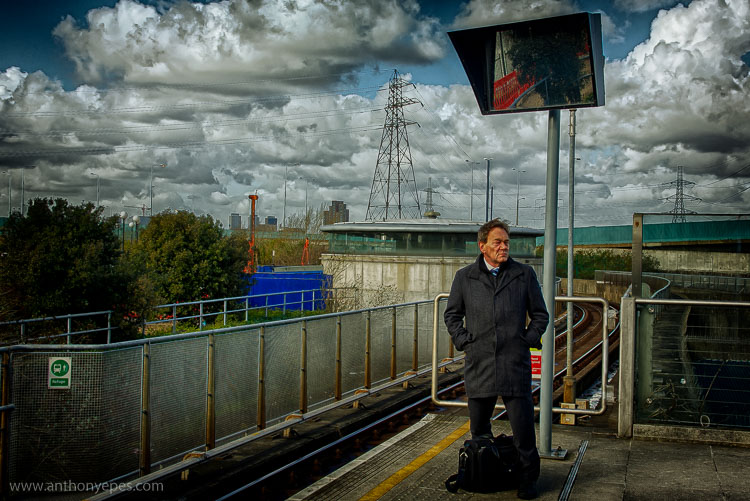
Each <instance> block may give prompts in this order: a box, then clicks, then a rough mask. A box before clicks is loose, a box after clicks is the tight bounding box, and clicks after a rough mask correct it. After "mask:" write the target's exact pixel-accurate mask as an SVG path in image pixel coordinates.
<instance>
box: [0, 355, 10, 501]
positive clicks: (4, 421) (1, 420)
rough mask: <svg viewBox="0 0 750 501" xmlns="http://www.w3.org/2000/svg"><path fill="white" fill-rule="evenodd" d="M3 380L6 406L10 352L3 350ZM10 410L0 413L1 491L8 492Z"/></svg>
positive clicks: (0, 389) (1, 399)
mask: <svg viewBox="0 0 750 501" xmlns="http://www.w3.org/2000/svg"><path fill="white" fill-rule="evenodd" d="M2 364H3V365H2V375H0V377H1V378H2V381H0V385H1V386H0V405H2V406H3V407H5V406H6V405H8V404H9V402H8V400H10V353H8V352H7V351H4V352H3V362H2ZM8 412H10V411H7V410H6V411H2V413H1V414H0V493H2V494H3V499H5V494H7V493H8V487H9V483H8V421H9V420H8Z"/></svg>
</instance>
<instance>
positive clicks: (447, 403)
mask: <svg viewBox="0 0 750 501" xmlns="http://www.w3.org/2000/svg"><path fill="white" fill-rule="evenodd" d="M448 296H449V295H448V294H446V293H442V294H438V295H437V296H435V299H434V300H433V323H432V401H433V403H434V404H435V405H438V406H443V407H468V406H469V404H468V403H467V402H462V401H459V400H441V399H440V398H438V395H437V368H436V365H437V346H438V316H439V315H438V303H439V302H440V300H441V299H444V298H447V297H448ZM555 301H560V302H574V303H600V304H601V305H602V310H603V315H602V343H601V346H602V397H601V402H602V406H601V409H599V410H593V409H564V408H562V407H553V408H552V412H553V413H558V414H578V415H586V416H600V415H602V414H604V413H605V412H606V410H607V373H608V369H609V332H608V331H607V313H608V311H609V301H607V300H606V299H603V298H599V297H581V296H576V297H571V296H555ZM461 358H463V356H462V357H456V358H454V360H460V359H461ZM495 409H499V410H505V404H495ZM534 410H535V411H539V410H541V408H540V407H539V406H538V405H537V406H534Z"/></svg>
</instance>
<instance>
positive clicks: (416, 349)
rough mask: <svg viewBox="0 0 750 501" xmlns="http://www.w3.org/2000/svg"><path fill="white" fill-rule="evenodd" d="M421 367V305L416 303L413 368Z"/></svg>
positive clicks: (412, 355)
mask: <svg viewBox="0 0 750 501" xmlns="http://www.w3.org/2000/svg"><path fill="white" fill-rule="evenodd" d="M418 368H419V305H417V304H415V305H414V350H413V351H412V353H411V370H413V371H415V370H417V369H418Z"/></svg>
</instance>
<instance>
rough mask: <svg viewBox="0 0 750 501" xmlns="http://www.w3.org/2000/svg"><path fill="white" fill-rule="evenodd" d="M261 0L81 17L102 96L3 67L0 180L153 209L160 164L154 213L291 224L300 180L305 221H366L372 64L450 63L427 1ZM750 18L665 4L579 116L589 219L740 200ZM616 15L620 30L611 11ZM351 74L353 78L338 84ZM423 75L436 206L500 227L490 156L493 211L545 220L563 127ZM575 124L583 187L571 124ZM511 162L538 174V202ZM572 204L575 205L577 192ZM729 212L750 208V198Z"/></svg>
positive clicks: (524, 10) (420, 173)
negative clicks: (557, 133)
mask: <svg viewBox="0 0 750 501" xmlns="http://www.w3.org/2000/svg"><path fill="white" fill-rule="evenodd" d="M257 5H258V6H259V7H258V8H254V7H253V8H251V4H250V3H247V2H243V3H240V2H235V1H227V2H221V3H212V4H208V5H192V4H188V3H178V4H174V5H173V6H172V7H171V8H169V9H167V10H165V11H160V10H156V9H154V8H152V7H149V6H143V5H140V4H137V3H135V2H133V1H131V0H122V1H121V2H120V3H118V4H117V6H116V7H115V8H114V9H97V10H95V11H92V12H91V13H90V14H89V16H88V26H87V27H79V26H76V25H75V23H74V22H73V21H72V20H70V19H68V20H66V21H64V22H63V23H61V24H60V26H59V27H58V30H57V34H58V36H60V37H61V39H62V40H64V43H65V47H66V49H67V51H68V54H69V55H70V56H71V58H72V59H73V60H74V61H75V62H76V64H77V69H78V72H79V75H80V76H81V77H82V78H85V79H91V81H92V83H91V84H90V85H88V86H81V87H79V88H78V89H76V90H75V91H65V90H64V89H63V88H62V87H61V85H60V84H59V83H58V82H55V81H52V80H50V79H49V78H48V77H47V76H46V75H44V74H43V73H40V72H36V73H25V72H23V71H21V69H19V68H14V67H12V68H8V69H7V70H5V71H4V72H1V73H0V164H2V169H0V170H5V168H10V169H11V170H12V171H13V172H14V174H13V175H14V177H13V178H12V181H13V183H14V190H18V189H19V187H20V175H19V174H18V169H19V168H20V167H21V166H23V165H26V166H28V165H34V166H35V167H34V168H28V169H26V178H25V179H26V190H27V198H28V197H29V196H65V197H68V198H69V199H70V200H71V201H72V202H74V203H78V202H79V201H80V200H94V199H95V196H96V191H95V190H96V177H95V176H92V175H91V174H90V173H92V172H93V173H95V174H98V175H99V179H100V183H101V201H102V205H105V206H107V207H108V208H109V209H108V210H112V211H115V212H119V210H123V209H124V210H127V211H128V212H130V213H136V212H139V211H141V210H142V209H139V207H140V208H142V207H143V206H144V205H145V206H146V207H147V206H148V205H149V203H150V199H149V191H150V190H149V188H150V185H149V177H150V169H151V167H152V166H154V165H156V164H162V163H165V164H167V167H166V168H164V169H161V168H155V170H154V181H153V199H154V209H155V212H158V211H159V210H163V209H166V208H172V209H194V210H195V211H196V212H199V213H203V212H210V213H211V214H213V215H214V217H215V218H216V219H219V220H220V221H223V222H225V221H226V220H227V215H228V214H229V213H230V212H239V213H242V214H247V211H248V210H249V204H248V200H247V194H248V193H254V192H256V190H257V192H258V193H259V195H260V197H261V198H260V200H259V202H258V213H259V214H260V215H261V216H262V217H264V216H266V215H276V216H278V217H279V218H280V217H281V216H282V213H283V210H284V178H285V171H286V174H287V184H286V187H287V196H286V212H287V215H290V214H294V213H295V212H298V211H301V210H302V209H303V208H304V206H305V195H306V194H307V198H308V206H311V207H318V206H319V205H320V203H321V202H328V203H330V200H344V201H345V202H346V203H347V205H348V207H349V208H350V210H351V214H352V217H353V218H360V219H361V218H363V217H364V215H365V211H366V208H367V202H368V199H369V195H370V187H371V184H372V178H373V174H374V170H375V163H376V159H377V153H378V148H379V146H380V140H381V134H382V130H381V129H380V127H381V126H382V124H383V121H384V117H385V111H384V106H385V103H386V99H387V91H386V88H385V86H386V85H387V84H386V82H387V79H388V77H389V76H390V72H385V71H383V72H380V73H374V74H368V75H363V73H361V72H359V71H360V70H359V69H360V68H362V67H365V66H367V65H372V64H374V65H377V64H385V63H394V65H397V64H396V63H402V64H406V63H410V62H414V61H432V60H434V59H435V58H438V57H442V54H443V51H444V47H443V46H442V45H441V43H440V42H437V40H440V39H441V37H439V36H436V34H437V33H438V25H437V21H436V20H432V19H426V18H424V16H423V15H422V14H421V13H420V11H419V8H418V5H417V4H416V3H409V2H398V3H397V2H391V3H385V4H382V5H381V3H379V2H374V1H373V2H371V3H367V2H364V1H358V2H343V1H342V2H340V3H336V2H326V3H319V2H302V1H299V2H281V1H278V2H272V1H271V0H264V1H262V2H257ZM749 5H750V2H749V1H748V0H728V1H726V2H718V0H693V1H692V2H691V3H690V5H689V6H688V7H683V6H677V7H675V8H673V9H671V10H668V11H662V12H661V13H660V14H659V15H658V16H657V17H656V18H655V20H654V22H653V24H652V27H651V33H650V36H649V38H648V39H647V40H646V41H644V42H643V43H641V44H640V45H638V46H637V47H635V49H634V50H633V51H632V52H631V53H630V54H629V55H628V56H627V57H626V58H624V59H622V60H618V61H608V63H607V65H606V68H605V78H606V92H607V98H606V99H607V103H606V106H604V107H602V108H597V109H581V110H579V111H578V135H577V138H576V140H577V144H576V148H577V149H576V156H579V157H580V158H581V160H580V161H579V162H577V166H576V168H577V171H576V173H577V182H578V185H579V187H580V189H581V195H580V198H579V199H578V200H579V204H580V205H579V204H577V210H578V211H579V212H577V214H579V217H581V218H582V219H581V220H583V221H587V222H588V223H589V224H595V223H598V222H602V223H605V224H610V223H621V224H626V223H627V222H628V220H629V219H630V218H631V217H632V212H633V211H635V210H650V209H657V208H659V209H661V210H669V209H670V208H671V207H669V205H668V203H667V202H664V201H663V200H659V199H660V198H664V197H665V194H668V193H670V191H669V190H670V189H672V188H669V187H667V186H666V183H669V182H671V181H673V180H674V179H675V177H676V170H675V169H676V166H678V165H682V166H684V167H685V175H686V178H687V179H688V180H691V181H695V182H696V183H697V186H696V188H695V189H696V193H700V196H701V197H702V198H703V199H704V200H706V203H708V202H714V201H716V202H718V201H720V200H722V199H725V198H727V197H729V196H730V195H732V194H734V193H735V192H737V191H738V189H737V188H735V187H733V186H734V185H733V184H732V181H733V180H739V181H741V182H745V183H746V182H747V181H748V180H750V178H748V177H744V178H743V177H738V178H732V179H730V180H727V181H725V182H722V183H717V184H714V185H711V186H712V187H713V188H711V189H704V188H702V187H701V184H703V185H707V183H710V182H714V181H716V180H717V179H718V178H721V177H724V176H728V175H730V174H732V173H733V172H735V171H737V170H738V169H739V168H740V167H742V166H743V165H749V164H750V151H748V147H747V145H748V144H750V125H749V124H748V122H747V116H748V115H749V114H750V104H748V102H747V99H746V96H747V95H748V90H750V89H748V85H750V81H749V80H748V78H749V77H748V70H750V68H748V66H747V65H746V64H744V63H743V62H742V60H741V59H740V57H741V56H742V55H744V54H746V53H747V52H748V51H750V26H748V23H750V21H749V19H750V8H749ZM578 10H579V9H578V6H577V4H575V3H574V2H531V1H526V2H521V1H513V2H493V3H491V2H486V1H484V2H483V1H471V2H469V3H467V4H466V6H465V8H464V10H463V11H462V13H461V15H460V16H459V17H458V19H457V20H456V26H459V25H463V26H470V25H472V23H480V21H481V24H492V23H496V22H500V20H502V21H507V20H508V16H510V17H511V18H512V19H513V20H517V19H518V18H519V16H523V17H524V18H528V17H539V16H546V15H553V14H563V13H569V12H573V11H578ZM493 16H495V17H493ZM514 16H515V17H514ZM608 20H609V21H608ZM603 21H604V26H605V32H606V31H607V30H609V31H610V37H611V38H615V37H616V36H618V34H617V33H618V32H616V31H613V29H614V23H610V21H611V20H610V18H609V17H607V15H606V14H605V15H604V16H603ZM608 23H610V24H611V25H612V27H611V28H606V27H607V26H608ZM619 33H620V36H621V35H622V33H621V32H619ZM324 34H327V35H328V36H327V37H326V36H323V35H324ZM443 38H444V37H443ZM340 71H344V72H349V75H348V76H345V77H343V78H341V77H340V76H339V75H337V76H331V75H330V74H331V73H333V72H340ZM304 76H308V77H309V76H313V77H316V78H298V77H304ZM293 77H294V78H293ZM406 78H408V79H410V80H411V81H413V82H414V84H415V87H412V86H406V87H404V95H405V96H406V97H409V98H413V99H416V100H418V101H419V102H421V103H422V104H423V105H424V106H421V105H420V104H413V105H410V106H408V107H406V108H405V115H406V118H407V120H413V121H415V122H417V123H418V124H419V125H418V126H417V125H414V126H410V127H409V129H408V131H409V140H410V146H411V152H412V158H413V162H414V169H415V176H416V178H417V184H418V185H419V187H420V189H422V190H423V189H424V188H425V187H426V185H427V179H428V178H431V179H432V186H433V188H434V189H435V190H436V191H437V193H436V194H435V196H434V203H435V205H436V208H437V210H438V211H439V212H441V213H442V214H443V216H444V217H467V216H468V214H469V207H470V205H473V213H474V216H475V217H480V215H481V216H483V215H484V194H485V191H484V190H485V184H484V179H485V168H486V167H485V163H484V160H483V159H484V158H492V163H491V165H492V180H491V182H492V184H493V185H494V188H495V209H496V213H495V215H500V216H501V217H505V218H507V219H510V220H514V219H515V200H516V196H519V197H522V198H523V199H522V201H521V207H522V210H521V218H522V219H523V220H524V221H525V222H526V224H533V225H535V226H537V227H540V226H542V224H543V211H542V207H543V204H544V201H543V197H544V196H545V180H546V142H547V125H548V124H547V118H548V117H547V114H546V113H525V114H513V115H503V116H489V117H485V116H481V115H480V113H479V111H478V107H477V103H476V100H475V98H474V95H473V92H472V90H471V88H470V87H468V86H465V85H450V86H441V85H424V84H421V83H420V74H419V71H418V70H413V73H412V74H411V75H407V76H406ZM118 79H121V80H118ZM335 79H338V81H339V84H338V85H337V86H336V87H335V88H333V89H332V88H331V87H326V84H329V83H331V82H332V81H333V80H335ZM360 79H362V80H367V83H366V84H359V83H358V80H360ZM105 81H106V83H107V86H106V87H105V86H104V85H100V84H101V83H103V82H105ZM373 81H375V82H376V83H377V84H380V85H381V86H383V88H382V89H381V91H380V92H377V93H374V95H373V93H372V92H371V91H369V90H366V89H364V88H363V87H364V85H368V86H369V85H371V83H372V82H373ZM96 82H99V83H96ZM207 82H210V83H212V85H197V83H207ZM227 82H232V84H227ZM157 83H158V85H157ZM162 84H165V85H162ZM360 85H361V86H362V87H360ZM561 118H562V134H561V149H562V151H561V161H560V164H561V172H560V175H561V183H566V182H567V172H566V170H567V169H566V167H567V147H568V136H567V133H566V132H567V120H568V113H567V112H566V111H564V112H563V113H561ZM71 147H76V148H81V149H83V150H84V151H77V150H76V151H70V150H66V148H71ZM9 151H12V152H13V154H12V155H6V154H5V153H7V152H9ZM94 153H96V154H94ZM467 160H472V161H474V162H477V163H476V164H474V165H472V164H470V163H467ZM472 167H473V169H472ZM513 168H516V169H520V170H523V171H525V172H523V173H522V174H521V175H520V190H519V191H520V193H518V192H517V191H516V180H517V177H516V171H513V170H512V169H513ZM472 170H473V184H474V197H473V204H472V203H471V202H470V200H471V199H470V196H469V192H470V190H471V185H472ZM748 172H750V171H747V170H746V171H745V172H744V174H745V175H747V174H748ZM720 187H724V188H722V189H719V188H720ZM4 196H5V195H4V191H0V206H3V205H4V202H5V200H4ZM420 196H421V198H422V201H423V202H424V197H425V194H424V193H421V194H420ZM667 196H668V195H667ZM743 196H744V197H745V198H744V199H743V198H742V197H743ZM560 198H561V200H562V202H563V203H565V202H566V201H565V198H566V196H565V193H564V190H562V189H561V193H560ZM14 200H16V205H17V204H18V202H19V200H18V199H17V198H16V197H15V196H14ZM731 203H732V204H733V207H737V206H740V207H742V206H744V207H745V208H746V209H747V207H750V190H748V191H746V192H745V193H744V194H741V195H739V196H738V197H736V198H733V199H731ZM743 204H744V205H743ZM704 207H705V205H704ZM708 208H709V209H710V208H711V206H708ZM720 208H724V206H720ZM725 210H729V209H725Z"/></svg>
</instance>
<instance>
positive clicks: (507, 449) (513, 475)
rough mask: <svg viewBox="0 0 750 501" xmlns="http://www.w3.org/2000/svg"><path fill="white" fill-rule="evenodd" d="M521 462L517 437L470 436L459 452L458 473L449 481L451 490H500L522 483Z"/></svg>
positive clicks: (446, 486)
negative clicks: (471, 437) (474, 437)
mask: <svg viewBox="0 0 750 501" xmlns="http://www.w3.org/2000/svg"><path fill="white" fill-rule="evenodd" d="M519 471H520V466H519V461H518V452H517V451H516V448H515V446H514V445H513V437H509V436H507V435H499V436H497V437H495V438H493V439H479V440H466V441H465V442H464V445H463V447H461V450H460V451H459V453H458V473H456V474H454V475H451V476H450V477H448V479H447V480H446V481H445V488H446V489H448V490H449V491H450V492H457V491H458V489H464V490H466V491H471V492H497V491H504V490H508V489H515V488H516V487H518V476H519Z"/></svg>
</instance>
